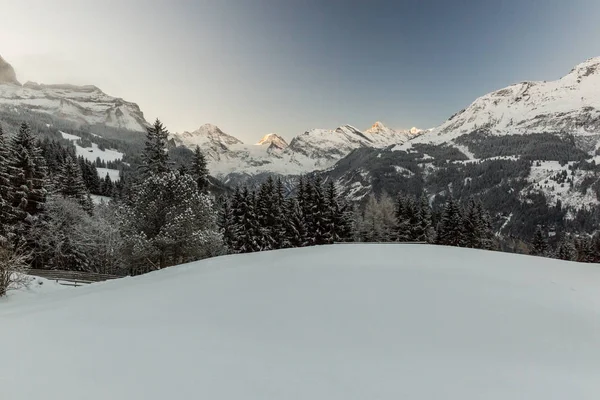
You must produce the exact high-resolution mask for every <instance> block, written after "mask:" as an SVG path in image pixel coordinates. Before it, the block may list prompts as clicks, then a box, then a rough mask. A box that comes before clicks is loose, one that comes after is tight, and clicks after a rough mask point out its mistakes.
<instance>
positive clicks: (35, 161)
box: [9, 123, 46, 219]
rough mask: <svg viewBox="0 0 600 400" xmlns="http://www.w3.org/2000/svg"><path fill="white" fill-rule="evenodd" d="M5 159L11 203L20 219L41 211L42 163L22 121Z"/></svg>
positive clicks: (39, 153) (42, 197) (43, 190)
mask: <svg viewBox="0 0 600 400" xmlns="http://www.w3.org/2000/svg"><path fill="white" fill-rule="evenodd" d="M9 159H10V164H9V173H10V175H11V185H12V189H13V194H14V196H13V204H12V205H13V206H14V207H15V208H17V209H19V210H20V211H21V213H20V214H21V218H23V219H24V218H25V217H26V216H27V215H30V216H34V215H37V214H39V213H41V212H42V211H43V206H44V203H45V201H46V163H45V160H44V159H43V157H42V155H41V150H40V148H39V147H38V146H37V144H36V143H35V140H34V138H33V136H32V135H31V131H30V129H29V126H28V125H27V124H26V123H23V124H22V125H21V128H20V129H19V132H18V133H17V134H16V135H15V136H13V137H12V139H11V141H10V144H9Z"/></svg>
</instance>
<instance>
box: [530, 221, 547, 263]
mask: <svg viewBox="0 0 600 400" xmlns="http://www.w3.org/2000/svg"><path fill="white" fill-rule="evenodd" d="M530 253H531V254H532V255H534V256H546V255H547V254H548V241H547V240H546V235H544V232H543V231H542V227H541V226H540V225H538V226H537V228H536V229H535V233H534V234H533V240H532V242H531V250H530Z"/></svg>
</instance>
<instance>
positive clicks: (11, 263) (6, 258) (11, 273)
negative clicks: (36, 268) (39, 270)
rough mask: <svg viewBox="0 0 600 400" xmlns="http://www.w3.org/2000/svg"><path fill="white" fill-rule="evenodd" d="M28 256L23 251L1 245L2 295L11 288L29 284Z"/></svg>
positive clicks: (0, 289)
mask: <svg viewBox="0 0 600 400" xmlns="http://www.w3.org/2000/svg"><path fill="white" fill-rule="evenodd" d="M27 258H28V257H27V255H26V254H25V253H23V252H21V251H18V250H13V249H11V248H9V247H7V246H1V245H0V297H2V296H5V295H6V293H7V292H8V291H9V290H14V289H19V288H22V287H25V286H27V285H28V284H29V281H30V278H29V277H28V276H27V271H28V270H29V264H28V263H27Z"/></svg>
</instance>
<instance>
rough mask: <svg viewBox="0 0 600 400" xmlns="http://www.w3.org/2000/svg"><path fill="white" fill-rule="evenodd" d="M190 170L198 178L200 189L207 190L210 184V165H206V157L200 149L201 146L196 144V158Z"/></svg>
mask: <svg viewBox="0 0 600 400" xmlns="http://www.w3.org/2000/svg"><path fill="white" fill-rule="evenodd" d="M190 172H191V174H192V176H193V177H194V179H195V180H196V184H197V185H198V190H200V191H201V192H206V191H207V190H208V186H209V181H208V167H207V166H206V158H205V157H204V153H202V150H200V146H196V148H195V149H194V158H193V159H192V165H191V167H190Z"/></svg>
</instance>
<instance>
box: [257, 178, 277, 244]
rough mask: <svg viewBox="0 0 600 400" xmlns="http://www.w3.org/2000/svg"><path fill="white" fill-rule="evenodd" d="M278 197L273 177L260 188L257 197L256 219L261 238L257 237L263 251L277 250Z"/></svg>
mask: <svg viewBox="0 0 600 400" xmlns="http://www.w3.org/2000/svg"><path fill="white" fill-rule="evenodd" d="M276 205H277V204H276V196H275V181H274V180H273V178H272V177H271V176H269V177H268V178H267V180H266V181H265V182H264V183H263V184H262V185H261V186H260V190H259V192H258V195H257V197H256V210H255V211H256V217H257V220H258V225H259V229H260V237H257V240H258V242H259V243H260V247H261V249H263V250H272V249H275V248H276V246H275V242H276V238H275V236H276V232H275V227H276V223H277V221H276V219H277V215H276Z"/></svg>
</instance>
